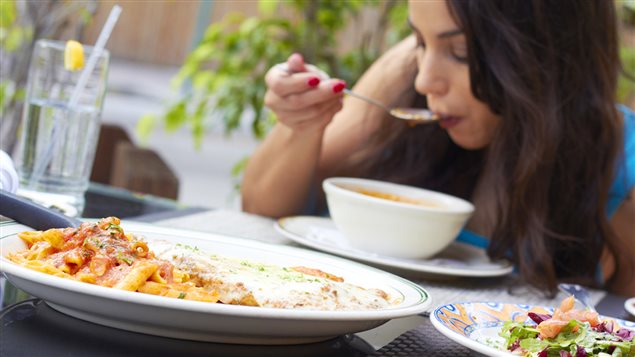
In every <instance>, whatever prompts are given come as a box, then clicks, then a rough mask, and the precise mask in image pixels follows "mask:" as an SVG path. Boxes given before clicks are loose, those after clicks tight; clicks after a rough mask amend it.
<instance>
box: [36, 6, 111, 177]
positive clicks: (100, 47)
mask: <svg viewBox="0 0 635 357" xmlns="http://www.w3.org/2000/svg"><path fill="white" fill-rule="evenodd" d="M119 14H121V6H119V5H115V6H113V7H112V10H110V14H109V15H108V19H107V20H106V23H105V24H104V27H103V28H102V30H101V33H100V34H99V37H98V38H97V42H95V46H94V47H93V50H92V52H91V53H90V57H89V58H88V62H87V63H86V66H85V67H84V69H83V70H82V73H80V76H79V80H78V81H77V84H75V88H74V89H73V92H72V94H71V98H70V100H69V101H68V109H67V111H71V110H72V109H73V108H74V107H75V106H76V105H77V102H78V101H79V96H80V95H81V93H82V91H83V90H84V87H85V86H86V83H87V82H88V77H90V75H91V73H92V72H93V70H94V69H95V65H97V61H98V60H99V57H100V56H101V53H102V52H103V51H104V47H105V46H106V42H108V39H109V38H110V34H111V33H112V29H113V28H114V27H115V24H116V23H117V20H118V19H119ZM61 122H62V121H61V120H59V118H55V120H54V123H53V132H52V134H51V141H49V144H48V146H47V148H46V152H45V153H44V156H43V157H42V158H41V159H40V160H38V161H37V162H36V163H35V167H34V169H33V173H32V175H31V181H30V183H29V187H30V188H33V187H34V186H35V183H36V182H38V181H40V179H41V178H42V175H43V174H44V170H45V169H46V167H47V166H48V165H49V163H50V162H51V159H53V149H54V148H55V145H56V144H57V142H58V140H59V136H60V135H61V134H62V132H63V131H64V130H63V129H64V128H61V127H60V125H62V124H60V123H61ZM38 157H39V155H38Z"/></svg>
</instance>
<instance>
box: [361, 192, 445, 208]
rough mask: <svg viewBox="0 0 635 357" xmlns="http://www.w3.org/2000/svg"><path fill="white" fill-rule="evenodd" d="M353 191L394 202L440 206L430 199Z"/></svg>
mask: <svg viewBox="0 0 635 357" xmlns="http://www.w3.org/2000/svg"><path fill="white" fill-rule="evenodd" d="M355 191H357V192H359V193H361V194H363V195H367V196H371V197H377V198H383V199H385V200H390V201H395V202H402V203H409V204H413V205H418V206H426V207H441V205H440V204H438V203H437V202H431V201H428V200H422V199H414V198H409V197H404V196H399V195H394V194H392V193H385V192H377V191H369V190H365V189H356V190H355Z"/></svg>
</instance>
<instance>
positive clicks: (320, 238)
mask: <svg viewBox="0 0 635 357" xmlns="http://www.w3.org/2000/svg"><path fill="white" fill-rule="evenodd" d="M275 228H276V230H277V231H278V232H280V233H282V234H283V235H284V236H286V237H287V238H289V239H291V240H292V241H294V242H296V243H299V244H302V245H305V246H308V247H311V248H314V249H318V250H321V251H324V252H328V253H332V254H336V255H339V256H342V257H346V258H351V259H355V260H358V261H362V262H366V263H371V264H373V265H377V266H381V267H383V268H388V269H387V270H391V268H392V269H394V268H397V269H402V270H407V271H412V272H421V273H428V274H442V275H454V276H470V277H492V276H502V275H506V274H509V273H510V272H511V271H512V270H513V266H512V265H511V263H510V262H508V261H491V260H490V259H489V258H488V256H487V254H486V252H485V251H484V250H483V249H479V248H476V247H473V246H471V245H467V244H464V243H459V242H454V243H452V244H451V245H450V246H449V247H448V248H446V249H445V250H444V251H442V252H441V253H439V254H437V255H436V256H435V257H433V258H430V259H403V258H394V257H388V256H382V255H379V254H375V253H371V252H366V251H362V250H359V249H356V248H353V247H351V246H350V245H349V243H348V241H347V240H346V237H344V235H343V234H342V233H340V232H339V231H338V230H337V228H336V227H335V224H334V223H333V221H331V220H330V219H329V218H324V217H315V216H294V217H285V218H280V219H279V220H278V221H277V222H276V224H275Z"/></svg>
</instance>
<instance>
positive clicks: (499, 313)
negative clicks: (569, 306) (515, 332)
mask: <svg viewBox="0 0 635 357" xmlns="http://www.w3.org/2000/svg"><path fill="white" fill-rule="evenodd" d="M529 311H534V312H540V313H546V314H552V313H553V308H551V307H545V306H533V305H521V304H506V303H498V302H463V303H454V304H447V305H442V306H439V307H437V308H436V309H435V310H434V312H433V313H432V315H430V320H432V325H434V327H435V328H436V329H437V330H438V331H439V332H441V333H442V334H444V335H445V336H447V337H448V338H450V339H451V340H453V341H455V342H457V343H459V344H461V345H463V346H465V347H467V348H469V349H472V350H474V351H477V352H480V353H483V354H485V355H488V356H493V357H496V356H500V357H510V356H518V355H515V354H512V353H511V352H508V351H506V350H505V347H504V344H505V341H504V340H503V338H501V337H500V336H498V333H499V332H500V331H501V328H502V327H503V324H504V323H505V322H506V321H515V322H529V321H530V320H529V319H528V318H527V313H528V312H529ZM602 318H606V317H604V316H602ZM611 319H613V320H615V322H617V323H618V324H619V325H620V326H622V327H626V328H629V329H635V323H634V322H630V321H624V320H620V319H616V318H611Z"/></svg>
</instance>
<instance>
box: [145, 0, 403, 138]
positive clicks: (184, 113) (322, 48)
mask: <svg viewBox="0 0 635 357" xmlns="http://www.w3.org/2000/svg"><path fill="white" fill-rule="evenodd" d="M369 8H370V9H374V10H376V12H377V14H379V16H378V19H377V24H376V26H373V27H372V28H371V29H370V30H368V31H367V32H365V33H364V34H363V41H362V43H361V45H360V46H359V47H357V48H354V49H351V50H348V51H342V50H341V47H342V46H341V44H340V43H338V41H339V40H340V38H341V35H342V32H343V31H344V30H346V28H347V26H348V25H349V24H351V22H353V21H354V20H355V19H356V18H357V17H359V16H360V14H361V12H362V11H364V10H367V9H369ZM259 10H260V15H259V16H255V17H248V18H246V17H245V16H244V15H242V14H239V13H233V14H229V15H228V16H226V17H225V18H224V19H223V20H222V21H221V22H218V23H213V24H211V25H210V26H209V27H208V28H207V31H206V33H205V35H204V37H203V39H202V41H201V42H200V43H199V45H198V46H197V47H196V48H195V49H194V50H193V51H192V52H191V53H190V54H189V56H188V57H187V59H186V61H185V63H184V64H183V67H182V68H181V70H180V72H179V74H178V75H177V77H176V78H175V79H174V81H173V85H174V87H175V88H177V89H178V88H181V89H182V90H183V95H182V96H180V98H179V100H178V101H176V102H175V103H173V104H172V105H170V106H169V108H167V110H166V111H165V113H164V114H162V115H153V114H149V115H146V116H144V117H143V118H142V119H141V120H140V121H139V125H138V132H139V133H140V134H141V136H142V137H143V136H147V135H149V133H150V132H152V130H153V129H154V127H155V126H156V124H157V123H160V122H162V123H163V124H164V127H165V128H166V129H167V130H168V131H173V130H176V129H178V128H181V127H182V126H184V125H187V126H188V127H189V128H190V129H191V131H192V135H193V138H194V143H195V145H196V146H200V145H201V144H202V139H203V134H204V132H205V130H206V128H207V127H209V126H210V125H211V124H212V123H213V122H214V121H215V120H220V121H222V123H223V125H224V129H225V132H226V133H231V132H232V131H234V130H236V129H237V128H238V127H239V125H240V124H241V120H242V119H243V116H244V115H245V114H246V113H248V114H251V115H252V117H253V119H252V120H251V128H252V132H253V134H254V135H255V136H256V137H257V138H263V137H264V136H265V135H266V133H267V132H268V130H269V128H271V126H272V125H273V123H275V118H274V117H273V116H272V115H271V114H270V112H268V111H267V110H266V108H264V107H263V99H264V93H265V90H266V87H265V83H264V76H265V74H266V72H267V70H268V69H269V68H270V67H272V66H273V65H275V64H277V63H280V62H284V61H286V59H287V57H288V56H289V55H290V54H291V53H293V52H298V53H301V54H302V55H303V56H304V58H305V60H306V61H307V62H310V63H313V64H316V65H317V66H318V67H320V68H321V69H323V70H325V71H326V72H327V73H329V74H330V75H331V76H334V77H337V78H342V79H344V80H346V81H347V83H349V85H352V84H354V83H355V80H356V79H357V78H358V77H359V76H360V75H361V74H362V73H363V72H364V71H365V70H366V69H367V68H368V67H369V66H370V64H371V63H372V62H373V61H374V60H375V59H376V58H377V57H378V56H379V55H380V54H381V53H382V52H383V51H384V50H386V49H387V48H389V47H390V46H391V45H393V44H394V43H396V42H398V41H399V40H400V39H401V38H403V37H405V36H406V34H407V33H409V32H410V30H409V28H408V25H407V21H406V19H407V1H406V0H359V1H320V0H287V1H282V0H261V1H260V2H259Z"/></svg>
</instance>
